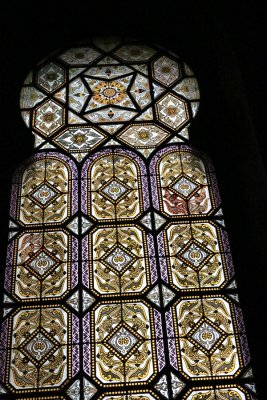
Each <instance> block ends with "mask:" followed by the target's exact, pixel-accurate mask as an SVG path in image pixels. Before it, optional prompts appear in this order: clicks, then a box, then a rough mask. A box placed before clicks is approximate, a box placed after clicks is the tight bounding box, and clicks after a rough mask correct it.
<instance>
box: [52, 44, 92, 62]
mask: <svg viewBox="0 0 267 400" xmlns="http://www.w3.org/2000/svg"><path fill="white" fill-rule="evenodd" d="M99 56H100V53H99V52H98V51H96V50H95V49H92V48H91V47H74V48H72V49H69V50H67V51H66V52H65V53H63V54H61V56H59V58H60V59H61V60H63V61H65V62H66V63H67V64H70V65H87V64H91V62H92V61H94V60H95V59H96V58H98V57H99Z"/></svg>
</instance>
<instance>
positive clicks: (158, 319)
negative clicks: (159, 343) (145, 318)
mask: <svg viewBox="0 0 267 400" xmlns="http://www.w3.org/2000/svg"><path fill="white" fill-rule="evenodd" d="M153 313H154V320H155V332H156V339H159V338H161V339H162V338H163V333H162V321H161V314H160V313H159V312H158V311H157V310H155V309H153Z"/></svg>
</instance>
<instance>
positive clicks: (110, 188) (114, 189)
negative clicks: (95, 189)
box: [100, 179, 129, 202]
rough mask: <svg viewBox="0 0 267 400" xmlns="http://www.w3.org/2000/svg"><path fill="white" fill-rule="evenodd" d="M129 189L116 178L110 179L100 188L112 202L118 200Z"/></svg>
mask: <svg viewBox="0 0 267 400" xmlns="http://www.w3.org/2000/svg"><path fill="white" fill-rule="evenodd" d="M128 191H129V189H128V188H127V187H126V186H125V185H124V184H122V183H121V182H120V181H118V180H116V179H112V180H111V181H110V182H109V183H108V184H107V185H106V186H105V187H104V188H102V189H101V190H100V192H102V193H103V194H104V195H105V196H106V197H107V198H108V199H109V200H111V201H112V202H116V201H118V200H119V199H120V198H121V197H122V196H123V195H124V194H125V193H126V192H128Z"/></svg>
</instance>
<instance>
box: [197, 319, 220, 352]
mask: <svg viewBox="0 0 267 400" xmlns="http://www.w3.org/2000/svg"><path fill="white" fill-rule="evenodd" d="M221 336H222V334H221V333H220V332H218V331H217V330H216V329H215V328H214V327H213V326H211V325H210V324H208V323H207V322H203V323H202V324H201V325H200V326H199V327H198V328H197V330H196V331H195V332H194V333H193V334H192V335H191V337H192V338H193V339H194V340H195V341H196V342H197V343H199V344H200V345H201V346H202V347H204V348H205V349H206V350H211V349H212V348H213V347H214V346H215V344H216V343H217V342H218V340H219V339H220V338H221Z"/></svg>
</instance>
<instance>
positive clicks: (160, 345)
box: [156, 339, 166, 372]
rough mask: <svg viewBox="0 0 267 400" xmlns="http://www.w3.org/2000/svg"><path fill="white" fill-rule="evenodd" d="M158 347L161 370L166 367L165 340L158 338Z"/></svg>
mask: <svg viewBox="0 0 267 400" xmlns="http://www.w3.org/2000/svg"><path fill="white" fill-rule="evenodd" d="M156 348H157V355H158V368H159V372H160V371H161V370H162V368H164V367H165V364H166V362H165V352H164V344H163V340H162V339H160V340H157V341H156Z"/></svg>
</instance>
